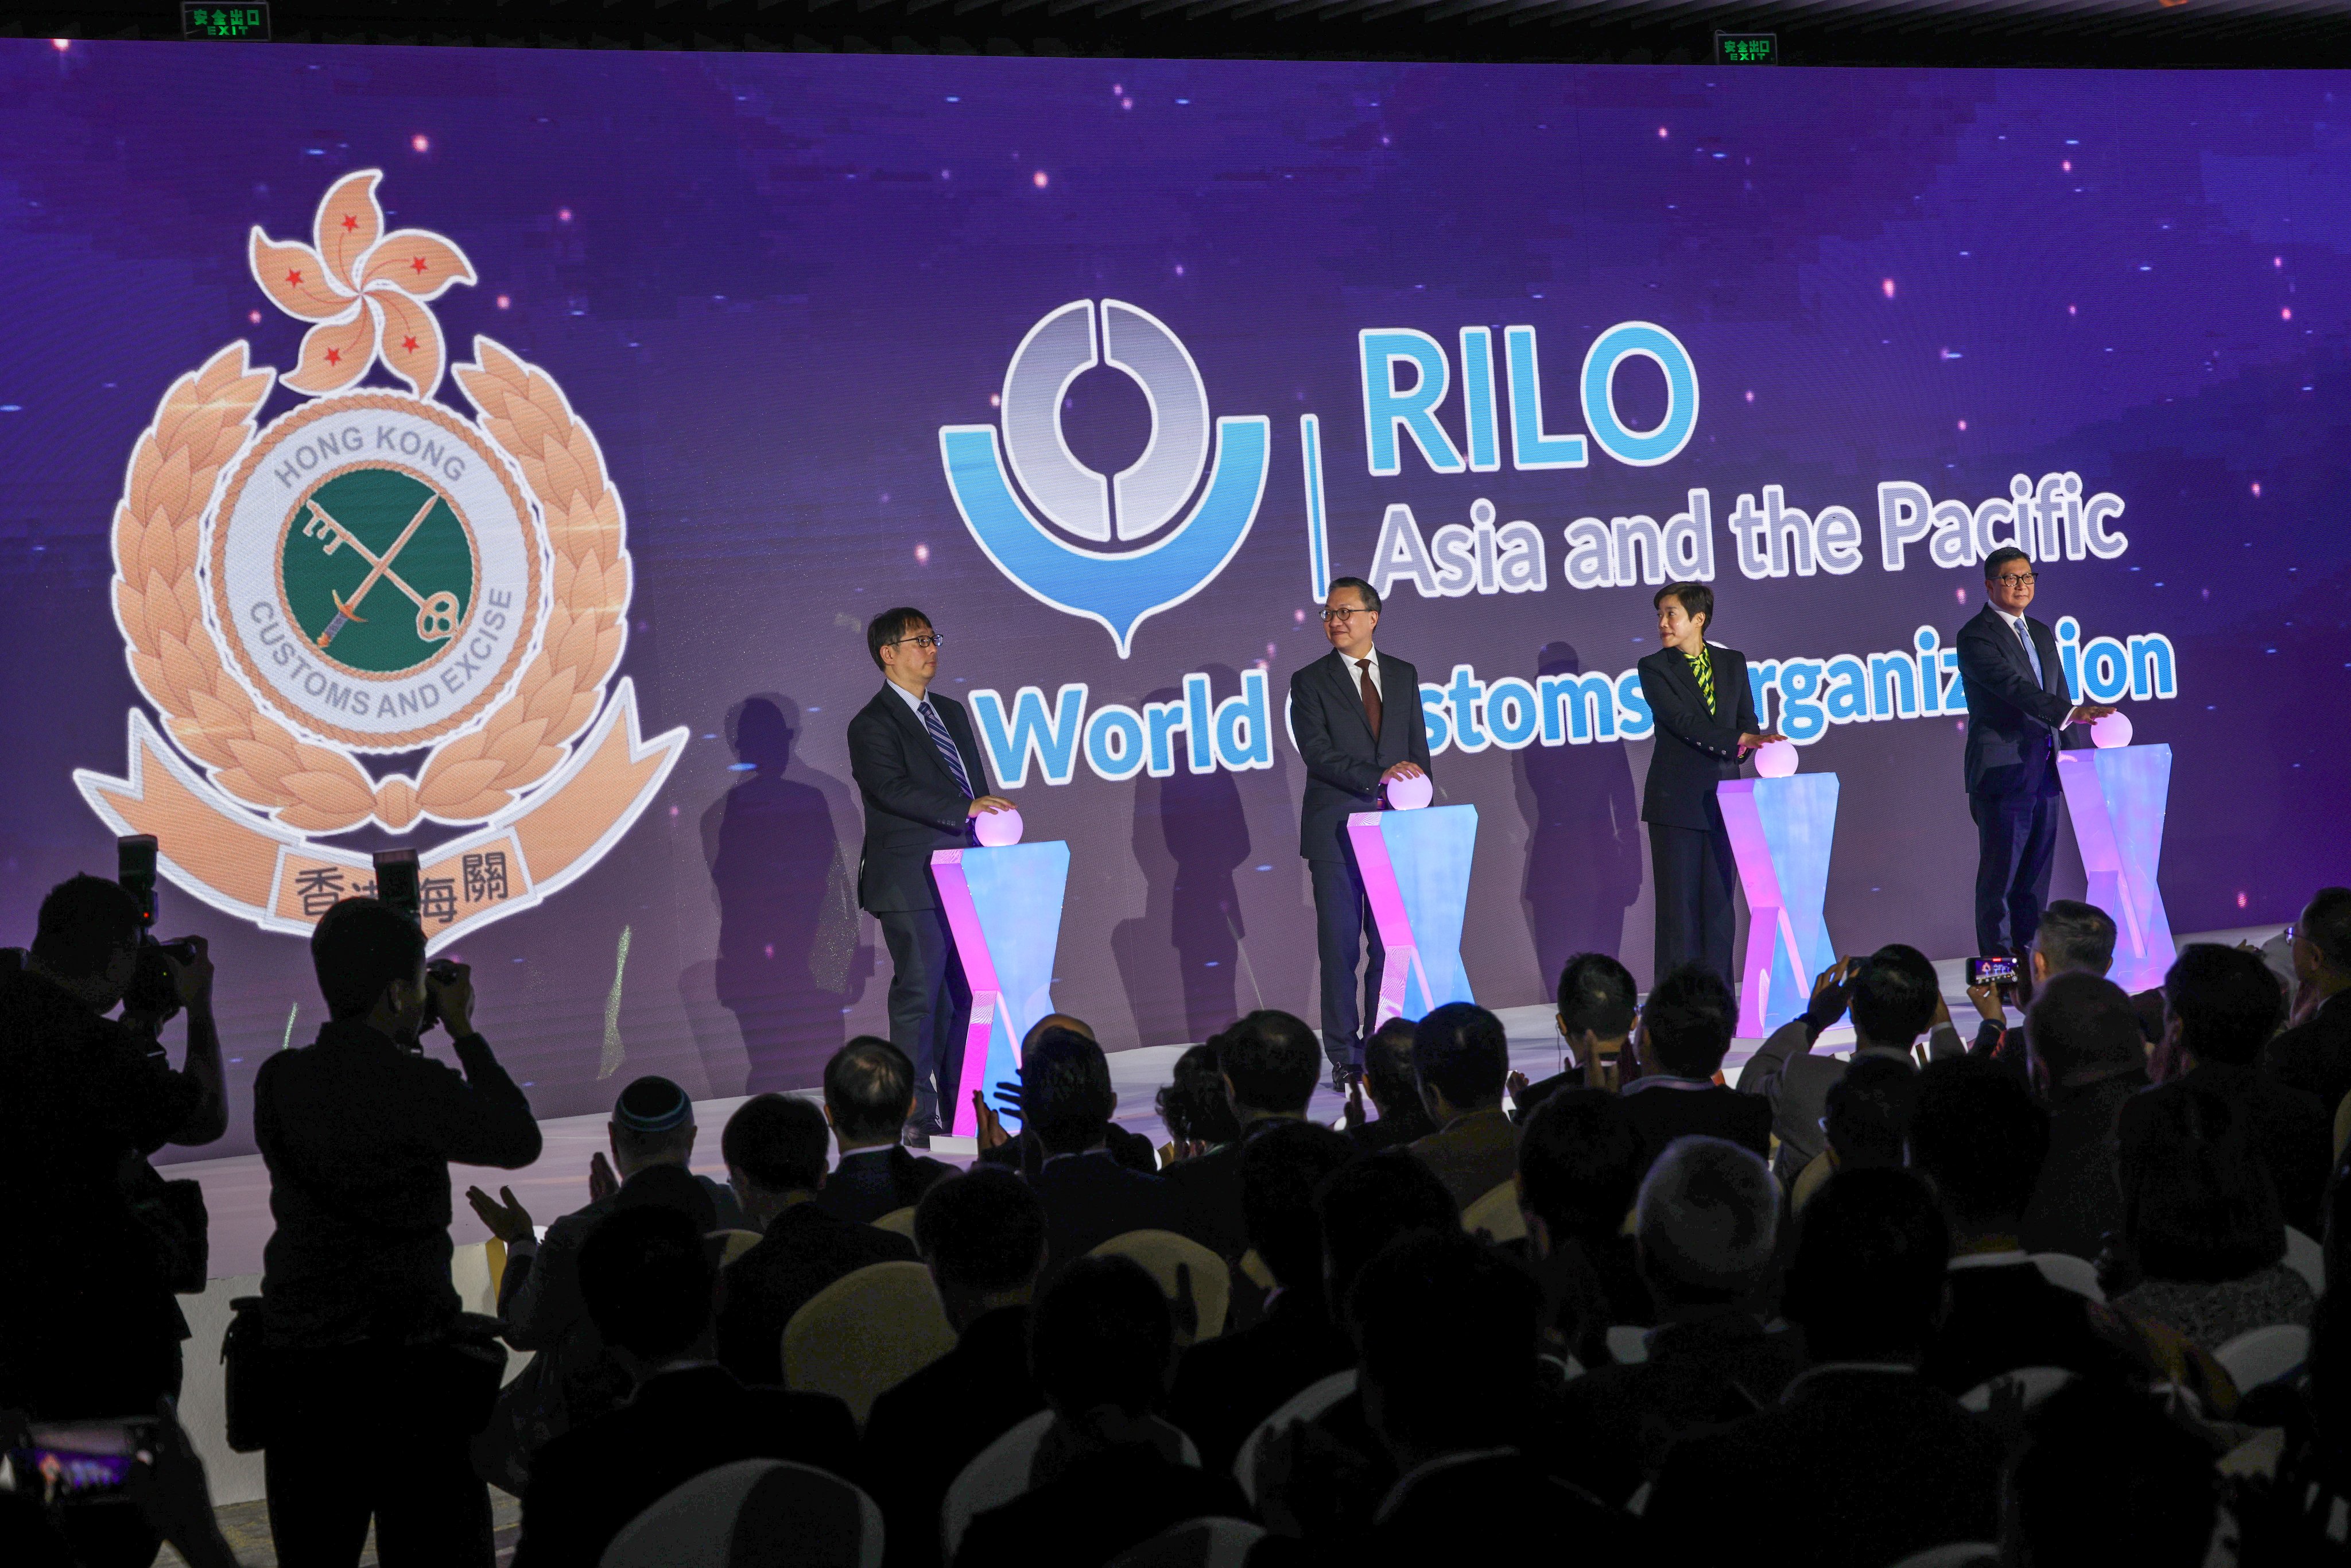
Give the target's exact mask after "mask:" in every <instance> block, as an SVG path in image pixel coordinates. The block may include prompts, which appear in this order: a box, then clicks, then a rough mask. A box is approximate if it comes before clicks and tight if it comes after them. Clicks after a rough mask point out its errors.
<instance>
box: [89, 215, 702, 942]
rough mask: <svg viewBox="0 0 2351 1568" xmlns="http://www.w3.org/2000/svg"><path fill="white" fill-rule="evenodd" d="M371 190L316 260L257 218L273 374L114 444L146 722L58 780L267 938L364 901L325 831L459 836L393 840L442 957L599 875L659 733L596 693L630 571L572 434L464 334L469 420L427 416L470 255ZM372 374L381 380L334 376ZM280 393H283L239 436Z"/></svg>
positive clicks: (456, 373) (237, 366)
mask: <svg viewBox="0 0 2351 1568" xmlns="http://www.w3.org/2000/svg"><path fill="white" fill-rule="evenodd" d="M381 180H382V174H381V172H380V171H377V170H372V169H370V170H363V171H361V172H358V173H355V174H350V175H347V176H345V177H344V178H343V179H341V180H340V181H338V182H337V183H335V184H334V186H333V187H332V188H331V189H329V191H328V192H327V194H326V197H325V199H324V200H323V201H321V202H320V203H319V212H318V217H317V220H316V223H315V225H314V228H313V237H314V243H313V244H311V245H303V244H301V243H299V242H298V241H277V240H272V239H270V238H269V237H268V236H267V235H265V234H263V233H262V231H261V230H260V229H258V228H256V229H255V230H254V231H253V234H252V237H251V245H250V256H251V262H252V267H253V276H254V279H255V281H256V282H257V283H258V284H259V285H260V286H261V288H262V291H263V292H264V293H265V294H266V295H268V297H269V298H270V300H271V301H272V302H273V303H274V304H276V305H277V308H279V309H281V310H284V311H286V312H287V314H289V315H292V316H296V317H298V318H300V319H303V320H305V321H308V322H310V323H312V325H311V327H310V329H309V330H308V332H307V333H306V334H305V335H304V337H303V340H302V348H301V354H300V362H299V364H298V365H297V367H296V368H295V370H294V371H292V372H291V373H289V374H287V375H285V376H282V377H281V376H279V375H278V374H277V372H276V371H273V370H270V369H268V368H267V367H260V366H253V365H250V364H249V363H248V361H247V350H246V345H245V344H244V343H242V342H239V343H233V344H230V345H229V346H228V347H226V348H225V349H223V350H220V351H219V352H218V353H216V354H214V356H213V357H212V358H211V360H210V361H207V362H206V363H205V364H204V366H203V367H202V368H201V369H198V370H195V371H191V372H189V373H188V374H186V375H184V376H182V377H181V378H180V379H179V381H177V382H174V383H173V384H172V388H171V390H170V391H169V392H166V393H165V394H164V397H163V401H162V405H161V406H160V407H159V408H157V410H156V412H155V421H154V423H153V424H152V425H151V426H150V427H149V428H148V430H147V431H146V433H145V434H143V435H141V437H140V439H139V443H138V445H137V447H136V448H135V449H134V451H133V452H132V454H131V464H130V470H129V473H128V475H127V476H126V477H125V480H124V488H123V497H122V501H121V504H120V506H119V507H117V509H116V512H115V518H114V561H115V579H114V613H115V620H116V622H118V623H119V624H120V626H121V628H122V635H123V641H124V643H126V644H127V645H128V647H127V652H128V654H129V658H130V663H131V674H132V675H133V677H134V678H135V679H136V680H137V682H138V684H139V689H140V690H141V693H143V694H144V695H145V696H146V698H147V700H148V701H149V702H150V703H152V704H153V705H154V707H155V712H156V716H157V718H159V719H160V720H161V721H162V732H161V733H159V732H158V729H157V727H156V726H155V724H153V723H152V722H151V721H150V720H149V719H148V717H147V716H146V715H145V714H144V713H143V712H141V711H140V710H138V709H135V708H134V709H132V710H131V716H130V731H131V737H130V738H131V761H130V777H129V778H128V779H112V778H109V777H106V776H105V775H103V774H99V773H95V772H91V771H89V770H86V769H85V770H81V771H78V772H77V773H76V774H75V775H74V780H75V782H76V783H77V784H78V786H79V787H80V789H81V792H82V795H83V798H84V799H85V800H88V801H89V804H90V806H91V807H92V809H93V810H96V811H97V812H98V814H99V816H100V817H101V818H103V819H104V820H105V821H106V822H107V824H108V825H109V826H110V828H112V829H113V830H114V831H116V832H118V833H152V834H154V835H155V836H156V838H157V839H158V840H159V841H160V843H161V861H162V868H163V870H164V871H165V873H167V874H168V875H170V877H171V878H172V881H174V882H175V883H179V884H180V885H181V886H182V887H184V888H186V889H187V890H188V891H189V892H191V893H193V894H196V896H198V897H200V898H202V899H204V901H205V902H206V903H208V904H214V905H215V906H216V907H218V908H221V909H224V910H226V911H228V912H230V913H232V914H235V915H241V916H243V917H245V918H246V919H249V920H251V921H253V922H255V923H256V925H261V926H263V927H265V928H266V929H269V930H274V931H290V932H301V931H307V930H308V928H309V927H310V926H311V925H313V924H315V923H316V922H317V920H318V918H319V915H323V914H324V913H326V911H327V910H328V909H329V908H330V907H332V906H333V904H334V903H335V901H336V900H337V899H339V898H342V897H348V896H350V894H354V893H365V892H371V891H373V885H374V873H373V872H372V870H371V862H370V860H369V858H368V857H367V856H366V855H363V854H360V853H357V852H352V851H350V850H346V849H342V848H340V847H338V846H336V845H334V844H331V843H327V842H322V840H327V839H331V838H333V837H334V836H336V835H339V834H342V833H346V832H349V831H351V830H353V829H357V828H360V827H362V826H365V825H368V824H371V823H372V824H375V825H377V826H379V827H381V828H383V829H388V830H390V831H393V832H395V833H405V832H408V831H412V830H416V829H419V828H421V827H422V826H423V823H424V822H425V821H431V822H434V823H436V824H440V825H443V826H446V827H451V828H455V829H458V830H460V831H458V832H457V833H456V834H455V836H453V837H451V838H449V839H448V840H447V841H444V842H442V843H440V844H438V845H437V846H433V847H423V846H420V848H419V852H418V857H417V858H418V860H419V862H421V863H422V867H423V872H422V876H421V879H420V880H421V883H422V890H423V896H422V912H423V919H424V925H425V929H426V931H427V932H428V933H429V934H430V936H431V937H432V943H433V946H435V947H438V946H442V945H444V944H445V943H446V942H448V941H450V940H451V939H453V938H455V936H458V935H460V934H461V933H463V932H465V931H467V930H470V929H472V928H474V927H475V926H477V925H482V924H484V923H486V922H488V921H491V920H496V919H498V918H501V917H502V916H505V915H511V914H513V913H515V912H516V911H517V910H522V909H527V908H529V907H530V906H531V905H532V904H537V903H538V901H539V900H541V899H542V898H545V897H546V896H547V895H548V894H550V893H553V892H554V891H556V890H557V889H559V888H560V887H562V886H563V885H564V884H565V883H568V882H569V881H571V880H572V879H573V878H575V877H577V876H579V875H580V874H581V873H584V872H585V871H587V870H588V868H589V867H590V866H592V865H594V864H595V863H596V862H597V861H598V860H599V859H601V857H602V856H603V854H604V852H606V851H607V850H608V849H610V848H611V846H612V845H613V844H614V843H616V842H618V841H619V840H620V838H621V835H622V834H623V833H625V832H626V831H628V829H629V827H630V825H631V824H632V823H633V822H634V821H636V819H637V817H638V815H639V813H640V812H642V811H643V810H644V808H645V806H646V805H647V804H648V803H649V802H651V800H653V796H654V794H655V793H656V792H657V791H658V790H659V789H660V788H661V784H662V781H663V780H664V779H665V778H667V777H668V775H669V770H670V768H671V766H672V764H673V763H674V762H675V761H676V759H677V756H678V753H679V752H680V751H681V750H682V749H683V748H684V745H685V740H686V731H684V729H675V730H672V731H670V732H669V733H667V734H665V735H661V736H657V737H653V739H652V740H650V741H648V740H646V739H645V738H644V737H643V735H642V734H641V732H640V730H639V727H638V720H637V708H636V697H635V694H634V691H633V689H632V685H631V683H630V682H629V681H628V680H627V679H625V678H623V679H622V680H621V681H620V682H619V683H618V684H617V685H613V686H612V689H611V692H610V695H609V697H608V695H607V692H606V686H607V684H608V683H609V682H611V676H612V673H613V671H614V670H615V669H616V668H617V667H618V665H619V664H620V659H621V652H622V647H623V646H624V645H625V643H626V642H627V637H628V607H629V591H630V573H631V566H630V560H629V553H628V543H627V522H626V518H625V516H624V514H623V512H622V506H621V498H620V496H619V495H618V493H617V492H616V491H615V490H614V489H613V487H612V484H611V478H610V476H608V475H607V474H606V473H605V470H604V460H603V455H602V453H601V450H600V449H599V448H598V446H597V444H596V438H595V437H594V436H593V435H592V434H590V432H589V429H588V427H587V425H586V424H585V423H582V422H581V421H580V419H579V418H578V417H577V416H576V415H575V414H574V413H572V411H571V406H570V404H569V402H568V401H567V400H566V399H565V397H564V395H563V392H562V391H561V389H559V387H557V385H556V384H555V382H554V381H553V380H552V379H551V378H549V376H548V374H547V372H545V371H541V370H539V369H538V368H537V367H536V366H533V365H530V364H527V363H525V362H524V361H522V360H520V359H519V358H517V356H516V355H514V354H513V353H512V352H510V351H508V350H506V349H504V348H501V347H500V346H499V345H498V344H496V343H495V342H493V341H491V340H489V339H487V338H484V337H477V338H475V340H474V362H473V363H470V364H461V365H456V366H454V367H447V369H448V373H449V374H450V376H451V377H452V378H454V379H455V382H456V384H457V386H458V388H459V390H461V391H462V392H464V393H465V397H466V399H467V400H468V401H469V402H471V403H472V405H473V408H474V411H475V417H474V418H470V419H469V418H466V417H465V416H464V415H462V414H460V413H458V412H457V411H456V410H455V409H454V408H452V407H451V406H449V405H448V404H446V403H443V402H437V401H435V399H434V393H435V392H438V391H439V390H440V389H441V384H442V378H443V372H444V365H445V354H446V350H444V346H443V340H442V337H441V328H440V323H439V321H438V320H437V319H436V318H435V317H434V313H433V310H432V308H431V303H430V302H431V301H433V300H434V299H437V298H440V296H441V295H442V294H443V293H444V292H446V291H447V290H448V289H449V288H450V287H453V286H454V285H456V284H460V283H464V284H468V285H470V284H471V283H473V281H474V270H473V265H472V264H471V263H470V262H469V261H467V260H466V258H465V253H464V252H463V251H461V250H459V249H458V248H457V246H455V245H454V244H452V243H451V242H450V241H449V240H447V239H444V238H443V237H442V236H441V235H434V234H428V233H426V232H424V231H423V230H419V229H399V230H394V231H392V232H391V233H389V234H387V233H385V232H384V226H383V213H382V209H381V207H380V206H379V205H378V204H377V201H376V194H375V193H376V187H377V185H378V184H379V183H381ZM379 361H380V362H381V363H382V365H383V366H384V367H385V369H386V370H387V371H390V372H391V374H392V376H393V377H394V378H395V379H397V380H398V381H400V382H403V383H405V385H406V388H407V390H405V391H399V390H394V389H391V388H385V387H360V385H359V384H358V383H359V382H360V379H361V378H362V377H363V376H365V375H366V373H367V371H369V369H370V368H371V366H372V365H374V364H376V363H378V362H379ZM279 384H282V385H284V386H285V387H287V389H288V390H290V391H292V392H298V393H300V394H302V396H303V399H304V401H303V402H298V403H296V404H295V405H294V406H293V407H292V408H290V409H288V410H287V411H286V412H285V413H281V414H279V415H278V416H277V417H276V418H275V419H272V420H270V421H269V422H268V423H266V424H262V425H259V426H257V427H256V419H257V417H258V414H259V412H260V410H261V407H262V404H263V402H265V401H266V399H267V397H268V395H269V392H270V391H271V389H272V387H273V386H275V385H279ZM420 753H421V754H422V756H421V760H419V759H418V758H419V754H420ZM370 757H375V758H385V757H397V758H399V759H400V760H399V761H398V762H395V763H392V764H391V765H389V766H388V767H387V768H386V769H385V771H383V773H382V774H381V777H379V776H378V774H377V772H376V771H375V769H374V768H371V766H370V765H369V763H368V762H367V760H366V758H370ZM402 765H405V766H406V767H408V768H413V774H412V773H411V772H410V771H403V770H401V769H402ZM380 766H381V765H380Z"/></svg>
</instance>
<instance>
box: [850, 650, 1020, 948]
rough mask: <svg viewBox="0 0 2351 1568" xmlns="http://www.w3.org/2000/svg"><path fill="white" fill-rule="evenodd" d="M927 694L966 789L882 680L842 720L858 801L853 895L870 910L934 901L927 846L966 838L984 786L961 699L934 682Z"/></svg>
mask: <svg viewBox="0 0 2351 1568" xmlns="http://www.w3.org/2000/svg"><path fill="white" fill-rule="evenodd" d="M928 700H929V702H930V705H931V708H932V710H933V711H934V712H935V713H936V714H937V715H938V716H939V722H940V723H941V724H943V725H945V726H946V730H947V734H948V735H949V736H950V737H953V738H954V740H955V743H956V751H958V752H960V753H961V754H962V756H963V768H964V773H965V775H966V777H967V778H968V779H970V780H971V791H972V792H971V793H968V794H967V793H966V792H965V791H964V789H962V788H961V787H960V786H959V785H957V784H956V780H955V775H954V774H953V773H950V772H949V771H947V764H946V758H943V757H941V756H940V755H939V748H938V743H937V742H935V741H934V740H933V739H932V738H931V732H930V731H929V730H928V729H925V727H923V721H922V720H921V719H919V718H917V717H915V716H914V709H912V708H910V707H908V706H906V700H905V699H904V697H902V696H900V695H898V694H897V693H896V692H895V691H893V690H892V689H891V687H890V683H889V682H887V681H884V682H883V683H882V689H881V690H880V691H878V692H876V693H874V694H873V700H872V702H870V703H867V704H866V705H865V706H864V707H863V708H862V709H860V710H859V712H858V715H857V716H856V717H855V718H852V719H851V720H850V721H849V773H850V777H852V779H856V780H857V792H858V795H859V797H860V798H861V799H862V800H863V801H864V802H865V847H864V849H863V850H862V852H861V853H860V856H859V859H858V866H857V903H858V906H859V907H860V908H862V909H864V910H867V911H870V912H871V913H872V914H875V915H886V914H889V913H891V912H893V911H894V910H902V909H936V908H937V907H938V905H939V895H938V891H937V890H936V889H935V887H933V886H932V885H931V852H932V851H933V850H955V849H961V848H963V847H964V846H965V845H967V844H968V843H969V842H971V839H970V837H969V830H968V827H967V824H968V822H969V821H970V815H969V813H970V810H971V803H972V801H973V800H976V799H977V797H978V796H980V795H985V794H987V792H988V789H987V769H986V768H983V767H982V766H981V765H980V755H979V743H978V742H977V740H975V739H974V738H973V737H972V731H971V720H970V719H969V718H968V717H967V716H966V715H965V713H964V711H963V704H961V703H959V702H957V701H956V700H955V698H953V697H951V696H948V695H946V693H944V692H942V691H939V690H937V689H936V688H933V689H932V691H931V692H930V693H929V694H928Z"/></svg>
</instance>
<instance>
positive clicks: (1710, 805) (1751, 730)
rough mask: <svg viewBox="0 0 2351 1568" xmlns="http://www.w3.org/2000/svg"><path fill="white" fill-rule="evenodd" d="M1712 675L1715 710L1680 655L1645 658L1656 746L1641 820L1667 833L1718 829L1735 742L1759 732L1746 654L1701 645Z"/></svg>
mask: <svg viewBox="0 0 2351 1568" xmlns="http://www.w3.org/2000/svg"><path fill="white" fill-rule="evenodd" d="M1706 653H1707V660H1708V664H1710V665H1711V666H1712V668H1713V671H1714V706H1713V707H1711V708H1709V707H1708V706H1706V699H1705V698H1704V696H1702V695H1700V694H1699V692H1698V676H1697V674H1695V673H1694V672H1693V671H1692V670H1691V669H1690V662H1689V660H1688V659H1687V657H1685V656H1684V655H1683V654H1682V653H1680V652H1679V651H1677V650H1676V649H1672V648H1660V649H1658V650H1657V651H1656V653H1651V654H1650V655H1649V656H1648V657H1647V658H1646V659H1643V660H1642V661H1641V663H1640V664H1639V666H1638V667H1639V669H1640V672H1641V695H1642V696H1643V698H1645V699H1646V701H1647V703H1648V705H1649V711H1650V712H1651V713H1652V714H1654V715H1656V720H1657V739H1656V747H1654V748H1653V749H1652V750H1651V751H1650V753H1649V777H1648V779H1647V781H1646V782H1645V783H1644V784H1643V785H1642V786H1641V821H1645V822H1656V823H1659V824H1661V825H1663V826H1666V827H1670V828H1715V827H1719V826H1721V824H1722V805H1721V802H1720V801H1719V800H1716V799H1715V793H1714V789H1715V786H1716V785H1718V784H1719V783H1721V782H1722V781H1723V780H1724V779H1736V778H1738V777H1739V760H1740V759H1739V737H1740V736H1742V735H1754V734H1757V733H1759V732H1761V729H1762V728H1763V726H1762V723H1761V720H1759V719H1757V718H1756V716H1755V691H1754V688H1753V687H1752V686H1750V685H1748V682H1747V655H1746V654H1744V653H1740V651H1739V650H1738V649H1736V648H1718V647H1716V646H1715V645H1714V644H1713V643H1708V644H1707V645H1706Z"/></svg>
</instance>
